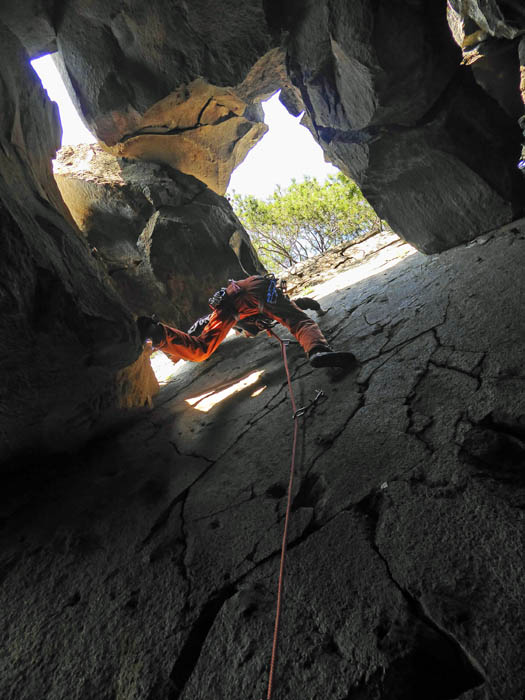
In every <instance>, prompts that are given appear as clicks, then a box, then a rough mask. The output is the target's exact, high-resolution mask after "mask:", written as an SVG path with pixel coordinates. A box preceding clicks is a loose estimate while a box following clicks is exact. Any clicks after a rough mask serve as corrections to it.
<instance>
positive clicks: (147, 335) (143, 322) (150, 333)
mask: <svg viewBox="0 0 525 700" xmlns="http://www.w3.org/2000/svg"><path fill="white" fill-rule="evenodd" d="M137 328H138V330H139V335H140V340H141V341H142V343H144V342H146V340H148V339H150V340H151V341H152V342H153V345H160V344H161V343H162V341H163V340H166V332H165V331H164V326H163V325H162V323H158V322H157V321H155V320H154V319H153V318H151V316H139V317H138V318H137Z"/></svg>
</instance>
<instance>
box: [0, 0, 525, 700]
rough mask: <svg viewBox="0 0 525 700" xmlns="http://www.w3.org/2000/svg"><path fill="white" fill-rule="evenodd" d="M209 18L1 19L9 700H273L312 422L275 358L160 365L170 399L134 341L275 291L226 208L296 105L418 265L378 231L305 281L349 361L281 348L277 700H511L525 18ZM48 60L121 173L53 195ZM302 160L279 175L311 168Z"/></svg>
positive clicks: (201, 11) (303, 273) (399, 8)
mask: <svg viewBox="0 0 525 700" xmlns="http://www.w3.org/2000/svg"><path fill="white" fill-rule="evenodd" d="M216 5H217V3H213V2H209V0H198V1H197V2H193V3H188V2H177V3H173V2H170V1H169V0H158V1H156V2H154V3H149V4H148V3H146V4H145V3H140V2H138V0H126V2H121V1H120V0H93V2H89V3H85V2H83V0H71V1H70V2H67V3H63V2H62V3H61V2H50V1H48V0H45V1H44V0H34V2H31V3H24V2H20V0H5V1H4V2H2V3H1V7H0V19H1V20H2V23H1V24H0V39H1V40H0V55H1V57H2V79H1V80H0V98H1V101H2V104H3V106H5V109H2V110H0V222H1V228H2V237H1V248H2V255H0V264H1V267H2V269H1V272H2V274H1V275H0V304H1V306H2V313H1V314H0V325H1V327H2V333H0V338H1V342H2V343H4V345H3V352H2V353H1V356H2V360H1V362H0V366H1V368H2V371H3V382H0V437H1V443H0V445H1V450H2V452H1V455H0V456H1V457H2V458H3V459H4V460H5V464H6V465H8V466H7V471H6V477H5V479H4V482H3V488H2V489H0V545H1V546H0V610H2V611H3V616H2V624H3V626H4V627H5V634H4V639H5V645H4V646H5V649H4V647H3V648H2V653H1V654H0V695H1V696H2V697H6V698H16V699H17V700H25V699H26V698H40V697H44V696H46V697H49V700H58V699H59V698H63V697H75V698H77V697H78V698H80V697H82V698H83V700H99V699H100V698H107V699H108V700H114V698H116V697H119V698H120V697H122V698H128V697H129V698H131V697H133V698H137V700H146V699H147V700H166V698H170V697H175V695H177V697H179V696H180V697H181V699H182V698H189V697H192V698H196V699H198V700H201V699H202V698H208V697H212V696H213V697H221V698H222V697H229V698H231V697H248V696H252V695H254V696H257V697H262V694H263V692H264V689H263V687H262V686H263V683H264V679H265V677H266V671H267V665H268V660H269V659H268V656H269V654H268V651H269V649H268V640H269V639H270V636H271V623H272V612H273V610H274V604H275V585H274V584H275V573H276V568H277V566H276V565H277V563H278V548H279V543H280V539H281V534H282V522H283V515H284V512H285V511H284V508H283V497H284V496H285V489H284V487H283V483H284V480H283V479H284V475H285V473H286V469H285V468H286V464H285V462H287V460H288V456H289V453H290V436H291V435H290V433H291V431H290V427H291V418H292V416H291V413H292V412H291V410H290V405H289V401H288V397H287V395H286V386H285V384H284V382H283V379H284V374H283V366H282V358H281V357H280V355H279V349H278V345H277V343H275V342H274V341H273V340H271V341H270V340H269V339H267V338H265V337H263V334H261V335H260V336H259V337H257V338H252V339H251V340H248V339H245V338H242V337H240V338H239V337H236V338H232V339H229V340H228V345H227V346H225V347H224V348H220V349H219V351H218V352H217V353H216V354H215V355H214V356H213V357H212V358H209V359H208V361H207V362H205V363H194V364H191V363H183V362H180V363H178V364H176V365H175V367H173V365H171V364H170V365H169V367H170V374H174V376H173V378H172V380H171V381H170V382H169V383H167V384H168V385H167V386H164V387H162V389H161V390H160V392H159V393H158V395H157V396H158V400H157V399H156V400H155V402H154V403H153V402H152V401H151V396H150V395H145V394H144V392H142V391H139V390H140V389H141V385H140V381H139V379H140V377H139V375H140V368H138V367H137V361H138V360H139V359H140V358H141V357H143V355H141V354H140V353H141V351H142V349H143V344H142V342H141V341H142V336H141V335H139V333H138V331H137V323H136V319H137V317H138V316H141V315H146V314H151V313H152V312H153V311H155V312H157V314H158V316H159V318H162V319H163V320H165V321H166V323H167V324H169V325H172V326H176V327H180V328H183V329H186V328H188V327H189V325H190V323H192V322H193V321H194V319H195V318H196V317H197V316H200V315H201V314H202V313H204V312H206V311H207V310H208V309H207V307H206V300H207V299H208V297H209V296H210V295H211V294H213V292H214V291H215V290H217V289H219V288H220V287H221V286H222V285H223V284H224V282H225V279H229V278H230V277H231V278H233V279H241V277H242V276H247V275H251V274H257V273H260V272H262V270H261V266H260V259H259V258H258V257H257V255H256V252H255V249H254V247H253V245H252V242H251V240H252V239H250V238H249V237H248V236H247V235H246V227H243V226H239V223H238V219H237V218H235V216H234V215H233V214H232V209H231V207H230V205H229V203H228V201H227V199H226V198H225V197H224V195H225V194H226V192H227V184H228V182H229V181H230V176H232V173H233V176H232V183H233V185H232V187H233V189H235V190H236V191H239V189H240V188H239V186H238V185H235V178H236V177H239V178H241V179H245V180H248V179H249V178H248V175H245V176H243V175H242V168H243V164H244V165H246V166H247V165H248V164H249V162H250V160H251V159H252V157H253V159H254V162H255V163H256V164H255V165H254V166H253V170H255V171H256V174H259V175H260V174H261V173H262V170H263V168H262V166H260V165H257V158H256V156H257V153H258V151H259V150H260V149H264V146H265V142H266V143H268V141H269V140H271V131H270V133H269V134H267V135H266V136H264V132H265V129H266V126H265V125H264V123H263V121H262V113H263V110H265V109H269V108H270V107H271V105H272V104H273V103H274V101H275V100H277V102H278V99H279V98H278V97H277V95H276V90H277V88H278V87H281V89H282V92H281V96H282V97H283V102H284V104H286V105H288V106H290V105H291V104H295V105H296V106H297V107H298V108H297V109H296V110H294V109H292V112H293V113H294V114H297V115H299V116H297V117H294V118H293V120H294V122H295V123H297V122H298V121H299V119H300V114H301V113H302V111H303V109H304V113H305V114H306V117H307V120H310V121H308V131H310V134H308V133H307V130H306V129H304V127H298V128H299V129H301V130H302V132H303V134H304V136H305V137H307V138H308V139H309V140H310V141H311V140H312V139H311V135H313V139H314V140H315V142H316V143H317V144H319V145H320V146H321V148H322V150H323V152H324V153H325V154H326V156H327V158H329V160H330V161H331V162H333V163H337V164H339V165H340V166H341V170H342V171H343V172H348V173H350V174H351V175H352V177H354V178H355V181H356V182H358V183H359V186H360V187H361V188H362V191H363V193H364V195H365V196H366V197H367V199H368V200H369V201H370V202H372V203H373V205H374V206H375V207H376V209H377V211H378V212H381V216H382V217H384V219H385V220H387V221H388V222H389V224H390V225H391V226H392V227H393V229H394V230H396V231H399V233H400V234H402V236H403V238H404V239H405V240H408V241H411V242H412V243H413V244H414V246H415V247H416V248H417V251H418V252H416V251H415V250H414V248H410V247H409V244H407V243H404V242H403V241H401V240H390V239H389V238H388V235H389V234H388V232H387V234H386V235H385V238H384V239H383V241H382V244H381V246H380V247H381V250H375V251H370V250H368V249H366V245H368V243H367V241H364V242H363V248H362V249H361V252H360V253H359V254H354V253H355V251H354V253H353V252H352V251H350V250H349V249H344V250H338V251H335V252H334V251H333V252H332V253H330V254H329V256H328V257H330V255H331V256H332V257H331V258H330V260H329V261H327V265H326V268H324V267H323V268H317V269H316V268H314V267H311V266H310V262H311V261H304V262H305V264H304V265H302V266H301V265H299V266H298V267H297V268H296V269H295V270H294V271H293V272H291V273H290V276H289V279H288V282H289V291H290V295H291V296H292V298H295V297H296V296H297V295H300V296H306V297H308V296H309V295H311V296H313V297H315V299H317V300H320V302H321V305H322V307H323V311H326V314H324V313H323V315H320V316H319V317H317V315H316V316H315V319H316V320H318V321H319V326H320V327H321V329H322V331H323V333H325V335H326V338H327V339H328V340H329V342H330V344H333V347H334V348H337V349H342V350H348V351H349V352H352V353H354V355H355V357H356V358H357V360H358V363H359V365H358V366H355V367H354V369H355V371H351V372H348V373H347V374H345V375H341V374H337V373H333V374H332V373H330V372H328V371H326V372H325V370H324V369H320V368H319V367H317V368H316V367H315V365H312V364H310V362H309V358H308V357H307V356H305V353H304V352H303V350H302V348H301V347H300V346H299V345H298V344H294V343H293V342H292V343H291V344H290V347H289V362H290V367H291V370H292V381H293V383H294V389H296V390H297V392H296V396H297V401H298V405H300V406H303V407H310V406H311V409H309V410H308V411H306V412H305V413H304V414H303V415H302V416H300V418H301V433H300V438H299V442H298V445H299V447H300V457H299V467H298V473H297V480H296V486H297V489H296V492H295V494H294V499H293V501H292V503H293V508H292V516H291V531H290V534H291V540H290V548H289V555H290V556H289V559H288V560H287V576H289V578H288V579H287V583H288V586H287V593H286V605H285V610H284V617H283V636H282V647H281V649H280V661H279V665H278V669H277V677H278V680H277V683H278V688H277V693H278V695H279V696H280V695H282V694H283V693H284V694H285V695H286V693H288V695H289V696H290V697H303V696H304V695H305V693H306V694H307V695H308V694H310V695H311V696H312V697H313V696H315V697H333V698H345V697H348V696H349V693H350V695H352V697H353V695H355V697H369V698H372V697H373V698H375V699H376V700H384V699H385V698H390V697H397V696H399V697H401V696H403V697H404V698H410V697H425V694H426V695H427V696H428V697H429V698H430V697H432V698H435V699H436V700H437V699H438V698H439V700H444V699H445V698H446V699H447V700H448V699H451V698H455V697H458V696H459V697H468V698H469V699H470V698H472V700H473V699H474V698H476V700H478V698H480V699H481V698H484V699H485V698H489V697H490V698H492V697H498V698H499V697H502V698H506V700H518V699H521V698H522V696H523V678H524V674H523V658H522V655H520V653H519V652H520V650H521V649H522V648H523V628H522V626H520V625H519V624H517V623H516V619H517V612H516V611H518V612H519V611H521V610H523V609H524V606H525V603H524V599H523V586H522V581H523V562H522V557H521V556H520V555H519V552H520V551H521V549H520V547H519V544H520V543H521V542H522V540H523V519H522V518H521V517H520V516H521V514H522V513H523V509H524V493H523V489H522V488H521V486H522V482H523V479H522V469H521V468H522V466H523V459H522V457H523V454H522V453H523V449H522V448H523V445H521V443H520V439H521V437H522V434H521V433H522V432H523V431H521V430H520V426H523V425H524V424H525V419H524V416H525V400H524V398H523V397H524V392H523V381H524V379H525V376H524V375H525V372H524V369H523V361H522V360H523V357H522V356H523V346H524V342H523V328H522V324H521V323H520V319H521V317H522V306H523V294H522V293H521V280H522V278H523V274H522V270H523V266H524V264H525V220H520V219H519V216H522V215H523V211H524V209H523V179H522V174H521V173H520V172H519V170H518V168H517V167H516V165H517V162H518V155H519V154H518V150H519V149H518V144H519V142H520V139H521V129H520V125H518V121H520V120H519V117H520V115H521V114H522V97H525V87H524V83H523V79H524V76H525V74H524V72H523V71H524V65H525V63H524V62H525V40H524V38H523V37H524V36H525V11H524V10H523V8H522V7H521V6H520V3H519V2H517V1H516V0H491V2H481V1H478V0H470V1H469V2H463V1H461V0H450V1H449V2H448V3H447V2H446V1H445V0H442V1H441V2H435V3H425V2H423V1H422V0H421V1H419V0H399V2H395V3H388V2H376V1H374V0H355V2H351V3H349V2H347V0H326V1H324V0H321V1H320V2H309V3H298V2H295V1H292V2H287V3H281V5H282V7H280V9H279V10H278V9H277V8H276V5H277V3H272V2H269V1H266V0H265V1H264V2H261V1H260V0H250V1H249V2H245V1H243V2H241V0H232V2H229V3H227V4H226V5H225V7H224V8H222V7H221V10H222V11H221V12H218V11H217V6H216ZM447 8H448V11H449V13H451V17H452V20H453V22H454V23H455V24H454V27H453V30H454V31H455V35H454V36H455V43H454V41H453V40H452V38H451V33H450V28H449V26H448V25H447V22H446V13H447ZM509 10H510V11H509ZM469 13H470V14H469ZM466 15H469V16H468V17H466ZM480 22H481V24H482V26H480V25H479V23H480ZM6 23H7V29H6V26H5V25H6ZM57 46H58V47H60V53H61V55H62V57H63V59H64V62H65V65H67V70H68V72H69V74H70V76H71V78H72V85H73V86H74V88H75V91H76V94H77V97H78V102H79V103H81V104H82V105H83V108H84V109H83V112H84V114H85V115H86V120H87V121H89V123H90V124H91V125H92V127H93V133H96V135H97V137H99V138H100V139H101V140H103V142H104V144H105V147H104V148H102V147H101V146H100V145H99V143H96V142H95V140H94V137H93V136H92V135H90V134H84V138H85V141H84V142H83V143H82V142H76V143H75V142H74V141H72V140H70V138H73V137H69V136H65V137H64V141H63V143H64V144H65V145H64V146H63V148H62V152H63V154H66V155H65V156H64V155H63V156H60V155H59V157H58V158H57V159H56V161H57V168H56V171H55V178H53V176H52V167H51V158H52V157H53V155H52V154H53V153H54V152H55V150H56V147H57V145H58V143H57V142H58V140H59V139H58V134H59V125H58V123H57V120H56V110H55V108H54V107H53V106H52V105H51V104H50V102H49V101H48V100H46V99H45V96H44V95H43V93H42V91H41V90H40V87H39V83H37V81H36V79H35V77H34V73H33V71H32V70H31V69H30V66H29V63H28V56H32V57H33V56H36V55H41V54H43V53H48V52H49V51H53V50H56V48H57ZM44 49H45V51H44ZM519 81H521V86H520V85H518V83H519ZM225 86H234V87H225ZM520 92H521V95H520ZM270 95H273V97H271V99H270V100H269V102H264V100H263V98H266V97H268V96H270ZM261 100H263V102H264V103H263V105H262V108H259V106H258V105H259V103H260V102H261ZM277 106H279V105H278V104H277ZM179 108H180V109H179ZM61 120H62V125H63V127H64V132H66V131H67V126H66V124H65V118H64V116H63V115H62V117H61ZM521 123H522V124H523V117H522V118H521ZM263 136H264V138H263ZM261 139H262V140H261ZM66 140H67V141H69V143H66ZM284 140H285V141H287V140H288V139H286V137H285V139H284ZM289 140H291V139H289ZM259 142H260V143H259ZM253 144H256V145H255V146H254V147H253V148H252V146H253ZM257 144H259V145H257ZM288 146H289V144H288V143H284V144H283V143H282V142H281V146H278V150H277V153H276V155H273V156H272V157H271V158H270V170H271V171H272V174H273V175H275V176H276V177H279V176H282V177H283V178H284V177H285V174H286V172H287V170H286V168H287V166H288V165H289V164H290V163H291V162H292V161H299V160H300V158H299V156H303V155H304V152H305V151H306V147H305V148H304V149H302V148H301V149H300V151H301V152H300V153H298V154H297V153H296V154H295V155H293V154H292V155H286V153H287V151H286V150H285V147H288ZM316 148H318V146H316ZM76 149H78V157H76V156H75V155H74V154H75V151H76ZM303 151H304V152H303ZM272 159H273V160H272ZM117 166H118V167H117ZM75 169H76V170H75ZM80 171H82V173H83V174H84V176H85V177H83V178H82V177H78V173H79V172H80ZM287 177H288V176H287ZM277 181H278V182H280V183H281V186H284V185H285V184H286V183H285V182H284V181H279V180H277ZM253 193H255V194H256V195H257V196H258V197H259V198H261V197H262V198H264V197H265V196H266V195H267V191H264V190H261V191H260V192H259V193H258V192H255V190H252V194H253ZM228 196H231V195H230V192H229V191H228ZM65 204H66V206H64V205H65ZM383 233H384V232H383ZM400 255H401V257H402V260H401V261H399V260H398V259H397V258H399V257H400ZM334 272H335V274H333V273H334ZM310 311H312V309H310ZM312 315H313V311H312ZM166 362H167V363H169V362H170V361H169V360H167V359H166ZM173 370H175V372H173ZM149 378H151V377H149ZM319 390H322V391H323V392H324V395H325V399H323V401H319V402H317V403H315V401H316V399H315V397H316V396H318V395H319V394H318V392H319ZM203 409H204V410H203ZM516 426H517V427H516ZM520 469H521V471H520ZM367 503H368V504H370V503H372V504H373V506H374V507H373V508H365V507H364V506H363V504H367ZM409 601H410V604H407V603H408V602H409Z"/></svg>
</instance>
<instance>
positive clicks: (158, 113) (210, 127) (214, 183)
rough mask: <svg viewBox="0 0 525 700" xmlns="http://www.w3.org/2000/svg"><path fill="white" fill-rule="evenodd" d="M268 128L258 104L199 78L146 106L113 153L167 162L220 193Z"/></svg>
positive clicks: (156, 161)
mask: <svg viewBox="0 0 525 700" xmlns="http://www.w3.org/2000/svg"><path fill="white" fill-rule="evenodd" d="M267 131H268V127H267V126H266V124H264V120H263V111H262V108H261V106H260V105H253V104H252V105H250V104H248V103H246V102H245V101H244V100H243V99H241V98H240V97H239V96H238V95H236V94H235V92H234V91H233V90H231V89H227V88H220V87H216V86H213V85H210V84H209V83H206V82H204V81H203V80H202V79H197V80H194V81H193V82H191V83H190V84H188V85H183V86H182V87H180V88H179V89H178V90H176V91H175V92H172V93H170V94H169V95H168V96H167V97H165V98H164V99H163V100H160V101H159V102H157V103H155V104H154V105H153V107H151V108H150V109H148V110H147V111H146V113H145V114H144V116H143V117H142V118H141V119H140V121H139V123H138V124H137V126H136V128H135V130H134V131H133V132H131V133H129V134H126V135H125V136H124V137H123V138H122V140H121V141H119V142H118V143H117V144H116V145H115V146H114V147H113V149H112V152H113V153H115V155H118V156H122V157H125V158H134V159H140V160H145V161H150V162H154V163H164V164H167V165H170V166H172V167H174V168H176V169H177V170H180V171H182V172H184V173H187V174H188V175H193V176H194V177H196V178H198V179H199V180H202V182H204V183H206V185H208V187H210V188H211V189H212V190H214V191H215V192H218V193H219V194H224V193H225V192H226V189H227V187H228V183H229V181H230V176H231V174H232V172H233V170H234V169H235V168H236V167H237V165H239V163H241V162H242V161H243V160H244V158H245V157H246V154H247V153H248V151H249V150H250V149H251V148H253V146H255V145H256V144H257V142H258V141H259V140H260V139H261V138H262V137H263V136H264V134H265V133H266V132H267Z"/></svg>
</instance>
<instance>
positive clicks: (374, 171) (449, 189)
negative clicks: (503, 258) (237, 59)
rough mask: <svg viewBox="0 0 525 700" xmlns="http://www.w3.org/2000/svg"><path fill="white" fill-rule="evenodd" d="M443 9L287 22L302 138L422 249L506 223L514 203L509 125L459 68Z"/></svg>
mask: <svg viewBox="0 0 525 700" xmlns="http://www.w3.org/2000/svg"><path fill="white" fill-rule="evenodd" d="M444 13H445V3H443V4H440V3H430V4H429V3H425V2H415V3H397V4H396V11H395V12H394V11H393V10H392V6H391V5H388V4H380V5H375V4H373V3H370V2H368V0H360V1H359V2H354V3H345V2H342V1H341V2H333V3H319V4H316V5H315V9H314V6H313V5H312V6H311V8H310V11H309V12H308V13H303V14H302V15H301V16H300V17H299V16H297V17H295V18H293V19H291V20H290V23H291V24H290V26H294V28H295V29H294V31H293V33H292V40H291V44H290V47H289V66H290V72H291V76H292V80H293V82H294V83H295V84H296V85H297V86H298V87H299V88H300V91H301V94H302V98H303V101H304V104H305V105H306V106H307V110H308V115H309V122H308V123H309V125H310V129H311V131H312V133H313V134H314V135H315V137H316V138H317V139H318V140H319V142H320V143H321V145H323V147H324V149H325V152H326V153H327V154H328V156H329V158H330V159H331V160H332V161H333V162H334V163H335V164H336V165H338V166H339V167H341V169H342V170H344V171H345V172H346V173H347V174H349V175H350V176H351V177H352V178H354V179H355V180H356V181H357V182H358V184H359V185H360V187H361V189H362V191H363V194H364V195H365V197H367V199H369V201H370V203H371V204H372V205H373V206H374V208H375V209H376V210H377V212H378V213H379V214H380V215H381V216H382V217H383V218H385V219H386V220H387V221H388V222H389V224H390V225H391V226H392V228H393V229H394V230H395V231H397V232H398V233H400V234H401V235H402V236H403V237H404V238H405V239H406V240H408V241H409V242H411V243H413V244H414V245H415V246H417V247H418V248H419V249H420V250H423V251H425V252H428V253H431V252H436V251H439V250H443V249H445V248H447V247H450V246H451V245H454V244H456V243H459V242H461V241H464V240H469V239H470V238H472V237H473V236H474V235H475V234H476V232H477V231H478V232H479V231H482V230H488V229H491V228H492V227H494V226H495V225H497V224H498V223H502V222H505V221H508V220H510V219H511V218H512V217H513V216H514V215H515V214H516V212H517V211H518V210H519V209H520V207H521V206H522V204H521V201H522V199H523V194H522V193H523V182H522V181H521V180H520V179H519V178H520V177H521V176H520V174H519V173H518V171H517V170H516V162H517V159H518V156H519V129H518V127H517V124H516V123H515V122H513V121H512V120H510V118H509V117H508V116H507V115H506V114H505V113H504V112H503V110H501V108H499V107H498V105H496V104H494V102H493V100H492V99H491V98H489V97H488V95H487V94H486V93H485V92H483V90H482V89H481V88H480V87H479V86H478V85H477V84H476V82H475V81H474V79H473V77H472V75H471V74H470V70H469V69H467V68H462V67H460V66H459V62H460V60H461V58H460V56H459V55H458V51H457V49H456V48H455V47H454V45H453V44H452V43H451V42H450V32H449V30H448V27H447V24H446V21H445V14H444ZM313 37H316V41H315V43H314V41H313ZM400 46H403V50H400ZM312 47H314V48H312ZM514 91H515V93H516V95H518V82H517V81H516V82H515V84H514ZM327 96H330V98H329V99H327ZM496 142H497V146H496Z"/></svg>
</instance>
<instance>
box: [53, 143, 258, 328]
mask: <svg viewBox="0 0 525 700" xmlns="http://www.w3.org/2000/svg"><path fill="white" fill-rule="evenodd" d="M55 177H56V180H57V183H58V187H59V189H60V191H61V193H62V196H63V197H64V201H65V202H66V204H67V205H68V207H69V209H70V211H71V214H72V216H73V218H74V220H75V222H76V223H77V225H78V227H79V228H80V230H81V231H82V232H83V234H84V235H85V237H86V239H87V241H88V242H89V245H90V247H91V248H92V249H93V255H94V256H95V258H96V259H97V260H98V261H99V263H100V265H101V267H102V268H103V269H104V270H105V271H107V273H108V274H109V276H110V277H111V280H112V282H113V284H114V285H115V287H116V288H117V290H118V292H119V294H120V296H121V297H122V299H123V300H124V301H125V303H126V305H127V306H128V308H129V309H131V310H132V311H133V313H135V314H137V315H143V314H150V313H152V312H153V311H155V312H156V313H157V315H158V316H159V317H160V318H161V319H162V320H163V321H165V322H166V323H169V324H171V325H174V326H177V327H182V328H184V327H186V326H188V325H189V324H191V322H192V321H193V320H194V319H195V318H196V317H197V316H200V315H202V314H203V313H205V311H206V308H207V306H206V300H207V299H208V297H209V296H211V294H212V293H213V292H214V291H215V289H217V288H218V287H221V286H223V285H224V284H225V283H226V280H227V279H228V278H229V277H232V278H235V279H239V278H243V277H247V276H248V275H252V274H258V273H262V272H264V268H263V267H262V265H261V263H260V262H259V260H258V258H257V254H256V252H255V250H254V249H253V247H252V245H251V243H250V239H249V237H248V234H247V233H246V231H245V230H244V228H243V227H242V224H241V223H240V221H239V220H238V219H237V217H236V216H235V214H234V213H233V210H232V208H231V206H230V204H229V203H228V201H227V200H226V199H224V198H223V197H220V196H219V195H217V194H215V192H213V191H212V190H210V189H208V188H207V187H206V185H204V184H203V183H202V182H200V181H199V180H196V179H195V178H193V177H190V176H188V175H184V174H182V173H180V172H178V171H176V170H174V169H172V168H170V167H166V166H160V165H156V164H154V163H145V162H138V161H132V162H129V161H128V160H127V159H121V158H116V157H115V156H113V155H111V154H110V153H107V152H105V151H104V150H102V149H101V148H100V147H99V146H95V145H85V146H76V147H72V146H66V147H64V148H62V149H61V150H60V151H59V153H58V156H57V160H56V162H55Z"/></svg>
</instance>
